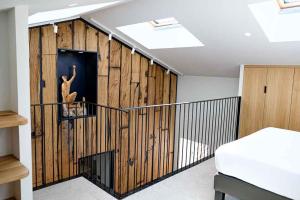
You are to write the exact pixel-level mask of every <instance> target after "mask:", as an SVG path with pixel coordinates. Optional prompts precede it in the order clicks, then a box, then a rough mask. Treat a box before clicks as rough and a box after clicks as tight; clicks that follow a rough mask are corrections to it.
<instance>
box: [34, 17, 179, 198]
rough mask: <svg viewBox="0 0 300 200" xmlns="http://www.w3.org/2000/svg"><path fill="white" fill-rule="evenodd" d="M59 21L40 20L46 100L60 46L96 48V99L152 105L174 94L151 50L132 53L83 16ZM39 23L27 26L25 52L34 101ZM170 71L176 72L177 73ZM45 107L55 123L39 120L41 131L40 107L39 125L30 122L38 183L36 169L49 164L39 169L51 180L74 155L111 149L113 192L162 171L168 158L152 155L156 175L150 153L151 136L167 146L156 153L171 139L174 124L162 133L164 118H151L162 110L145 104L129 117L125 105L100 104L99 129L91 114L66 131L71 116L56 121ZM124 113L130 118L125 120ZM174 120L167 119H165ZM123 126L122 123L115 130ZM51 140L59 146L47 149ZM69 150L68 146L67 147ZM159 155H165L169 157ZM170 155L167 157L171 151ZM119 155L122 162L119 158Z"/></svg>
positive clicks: (52, 97) (69, 170)
mask: <svg viewBox="0 0 300 200" xmlns="http://www.w3.org/2000/svg"><path fill="white" fill-rule="evenodd" d="M58 26H59V27H58V33H57V34H55V33H54V32H53V26H52V25H49V26H43V27H41V32H42V34H41V37H42V38H41V39H42V44H41V46H42V49H41V50H42V55H41V56H42V57H41V60H42V63H41V64H42V79H43V80H44V81H45V87H44V88H42V89H40V90H42V91H43V100H44V101H43V103H54V102H57V87H58V85H57V77H56V58H57V57H56V54H57V48H65V49H74V50H88V51H98V54H99V59H98V83H97V84H98V94H97V97H98V104H100V105H107V106H112V107H123V108H124V107H131V106H143V105H153V104H156V103H157V102H167V96H168V95H169V96H170V97H171V96H172V91H173V90H172V86H171V85H172V76H171V77H170V82H171V85H170V84H169V85H170V86H169V87H170V88H164V85H167V84H166V83H165V81H166V80H165V75H164V72H165V70H163V69H162V67H161V66H159V65H153V66H150V65H149V60H148V58H146V57H144V56H143V55H141V54H139V53H138V52H136V53H135V54H134V55H131V49H129V48H127V47H125V45H124V46H123V45H122V44H121V43H120V42H119V41H117V40H114V39H113V40H112V41H109V40H108V36H107V35H106V34H104V33H103V32H101V31H100V30H97V29H96V28H95V27H92V26H90V25H88V24H87V23H85V22H84V21H82V20H73V21H68V22H61V23H59V24H58ZM39 28H40V27H38V28H31V29H30V41H31V42H30V54H31V56H33V57H31V61H30V63H31V67H32V70H31V84H32V85H33V86H34V87H32V88H31V89H32V91H31V96H32V102H31V103H36V102H37V103H39V96H40V92H41V91H40V90H39V88H38V87H39V79H36V78H34V77H35V76H39V67H38V66H39V63H38V62H39V60H38V54H37V53H38V52H39V49H38V45H39V43H38V42H39V38H38V33H39V31H37V30H38V29H39ZM125 49H126V52H125ZM124 52H125V53H124ZM123 53H124V54H123ZM157 68H158V69H157ZM159 69H161V70H160V71H161V72H158V73H159V74H161V75H160V76H159V84H158V82H157V81H158V80H156V71H159ZM174 77H175V79H177V77H176V76H175V75H174ZM156 84H157V86H156ZM160 87H161V88H160ZM167 87H168V86H167ZM157 91H158V93H159V94H160V95H159V98H158V97H156V93H157ZM168 92H169V94H168ZM165 93H166V94H165ZM175 93H176V87H175ZM175 99H176V94H175ZM170 100H171V99H170ZM45 111H46V112H44V114H45V116H43V117H44V119H46V120H47V121H51V120H52V119H54V123H53V125H52V124H51V123H47V124H46V125H45V126H44V129H45V131H44V135H42V133H41V131H40V129H41V128H39V127H40V125H38V124H39V123H37V121H40V119H41V116H40V115H41V113H40V110H39V109H37V110H36V111H35V117H36V119H35V120H36V123H35V125H36V127H35V128H33V130H34V129H36V130H35V133H36V137H34V138H33V139H32V144H33V146H32V155H33V181H34V186H40V185H42V184H43V180H42V173H41V172H42V170H43V169H44V170H45V171H46V172H45V174H44V175H45V182H44V183H50V182H52V181H53V180H57V179H61V178H66V177H68V176H69V175H71V176H72V175H75V174H76V172H77V161H78V158H80V157H82V156H84V155H88V154H92V153H99V152H106V151H109V150H116V152H115V158H116V159H115V173H116V174H117V176H115V180H114V181H115V184H114V186H115V190H116V191H118V192H121V193H125V192H128V190H131V189H134V188H135V187H137V186H140V185H142V184H145V183H147V182H149V181H151V180H153V179H154V178H156V177H159V176H160V175H162V174H165V171H166V166H164V165H166V163H165V161H164V162H163V163H162V164H161V163H160V165H158V163H156V164H157V167H156V168H157V169H155V173H156V176H153V171H152V161H153V158H154V157H153V155H155V154H153V150H154V149H155V148H153V144H155V141H157V143H156V144H155V145H157V146H155V147H156V148H158V147H159V148H164V150H163V151H164V153H162V154H161V155H159V153H158V152H156V157H159V156H160V157H164V155H165V154H166V152H168V150H166V149H168V147H167V146H166V145H163V144H166V143H167V142H168V137H170V140H171V137H172V134H171V130H170V133H169V136H165V134H163V133H161V132H162V129H166V128H167V127H168V125H164V127H161V126H163V125H162V124H161V125H160V127H159V126H158V124H157V123H159V122H157V123H156V120H158V118H157V117H159V115H160V114H157V112H158V113H159V112H160V111H155V110H154V109H149V113H148V114H147V115H146V112H147V111H146V109H144V111H141V112H136V113H133V114H132V115H131V117H130V118H128V114H125V113H122V114H121V113H118V112H115V111H113V110H111V111H110V110H106V109H104V108H102V109H98V112H97V114H98V122H97V124H98V129H97V130H98V132H97V133H96V132H95V131H94V130H93V129H91V128H92V127H90V128H89V126H95V123H96V122H95V121H93V120H92V121H91V120H90V121H85V120H79V119H78V120H75V121H74V123H72V124H69V126H70V125H71V126H70V128H69V133H68V124H58V123H57V112H58V110H57V108H53V116H52V108H50V107H49V108H46V109H45ZM144 112H145V113H144ZM161 112H162V114H161V115H172V113H173V110H172V111H171V112H169V111H166V110H165V111H163V110H162V111H161ZM168 112H169V114H168ZM174 113H175V110H174ZM174 113H173V114H174ZM134 116H135V117H134ZM170 118H171V117H170ZM128 120H130V121H131V123H130V124H129V123H128ZM32 121H33V120H32ZM155 123H156V125H155ZM168 123H169V122H168V121H164V124H168ZM171 123H172V122H171V119H170V125H171ZM120 126H121V129H122V130H119V128H120ZM148 127H149V128H148ZM61 129H63V130H61ZM87 129H90V130H91V134H85V136H83V132H84V131H87ZM129 129H130V130H129ZM170 129H171V127H170ZM73 132H74V134H73ZM154 132H155V133H154ZM157 132H158V133H157ZM119 133H120V134H119ZM156 134H158V135H156ZM159 136H160V137H161V140H162V141H160V142H161V144H160V145H159ZM76 137H77V139H76ZM163 137H164V138H163ZM129 138H130V140H129ZM86 141H88V142H89V143H91V144H92V146H90V147H89V148H88V149H86V148H87V146H86V144H84V142H86ZM128 141H129V142H128ZM165 141H166V142H165ZM43 144H45V149H46V151H47V152H45V157H44V159H45V163H46V165H47V166H45V165H43V164H42V161H43V159H42V147H43ZM53 145H54V146H57V148H54V150H52V149H51V148H52V147H53ZM68 145H71V146H72V148H73V147H74V148H75V149H77V151H74V152H75V153H74V154H72V153H70V152H69V147H68ZM72 151H73V150H72V149H71V152H72ZM76 154H77V155H76ZM169 157H170V156H169ZM69 158H70V161H69ZM120 158H121V159H120ZM164 159H165V160H166V158H164ZM169 160H170V161H171V159H170V158H169ZM118 161H122V162H121V163H120V162H118ZM128 161H131V162H130V163H131V165H129V162H128ZM53 165H54V170H53ZM158 168H160V169H162V168H163V170H162V172H159V170H158ZM169 168H171V167H169ZM163 171H164V172H163ZM128 175H130V176H129V179H127V176H128ZM120 177H122V182H121V181H119V180H120ZM124 177H125V178H124ZM127 180H128V181H127ZM127 183H128V185H127Z"/></svg>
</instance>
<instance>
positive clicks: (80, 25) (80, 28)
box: [73, 20, 86, 50]
mask: <svg viewBox="0 0 300 200" xmlns="http://www.w3.org/2000/svg"><path fill="white" fill-rule="evenodd" d="M85 41H86V28H85V23H84V22H83V21H80V20H76V21H74V41H73V48H74V49H75V50H85Z"/></svg>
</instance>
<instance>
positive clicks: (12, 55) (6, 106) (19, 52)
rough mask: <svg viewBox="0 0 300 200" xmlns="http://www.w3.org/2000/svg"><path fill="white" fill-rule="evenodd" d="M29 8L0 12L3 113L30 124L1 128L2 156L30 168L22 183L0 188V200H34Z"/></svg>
mask: <svg viewBox="0 0 300 200" xmlns="http://www.w3.org/2000/svg"><path fill="white" fill-rule="evenodd" d="M27 19H28V7H27V6H16V7H14V8H11V9H9V10H7V11H5V12H0V44H1V45H0V110H12V111H15V112H17V113H19V114H20V115H22V116H24V117H26V118H27V119H28V121H29V123H28V124H27V125H24V126H20V127H18V128H10V129H4V130H1V129H0V156H1V155H6V154H14V155H15V156H16V157H18V158H19V159H20V161H21V162H22V164H23V165H25V166H26V167H27V169H29V172H30V174H29V176H27V177H26V178H24V179H22V180H21V181H19V182H15V183H12V184H6V185H1V186H0V199H6V198H8V197H12V196H15V197H16V198H17V199H22V200H23V199H26V200H27V199H28V200H31V199H32V180H31V179H32V178H31V168H32V167H31V166H32V163H31V130H30V129H31V127H30V88H29V87H30V81H29V47H28V43H29V42H28V22H27Z"/></svg>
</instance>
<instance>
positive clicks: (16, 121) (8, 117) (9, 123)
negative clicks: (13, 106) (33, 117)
mask: <svg viewBox="0 0 300 200" xmlns="http://www.w3.org/2000/svg"><path fill="white" fill-rule="evenodd" d="M27 123H28V121H27V119H26V118H25V117H22V116H21V115H18V114H17V113H15V112H12V111H0V128H10V127H17V126H20V125H25V124H27Z"/></svg>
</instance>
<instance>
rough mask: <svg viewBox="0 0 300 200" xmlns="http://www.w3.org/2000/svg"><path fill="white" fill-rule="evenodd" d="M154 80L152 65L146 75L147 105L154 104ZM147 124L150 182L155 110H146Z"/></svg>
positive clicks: (147, 156)
mask: <svg viewBox="0 0 300 200" xmlns="http://www.w3.org/2000/svg"><path fill="white" fill-rule="evenodd" d="M155 79H156V70H155V66H154V65H150V66H149V73H148V105H154V104H155V88H156V87H155V84H156V82H155ZM147 112H148V116H147V123H148V133H147V139H146V144H147V145H146V146H147V154H146V163H145V164H146V165H147V167H146V182H151V181H152V180H153V171H152V166H153V155H154V154H153V150H154V148H153V147H154V140H155V139H154V135H155V133H154V130H155V129H154V121H155V109H154V108H149V109H147Z"/></svg>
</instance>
